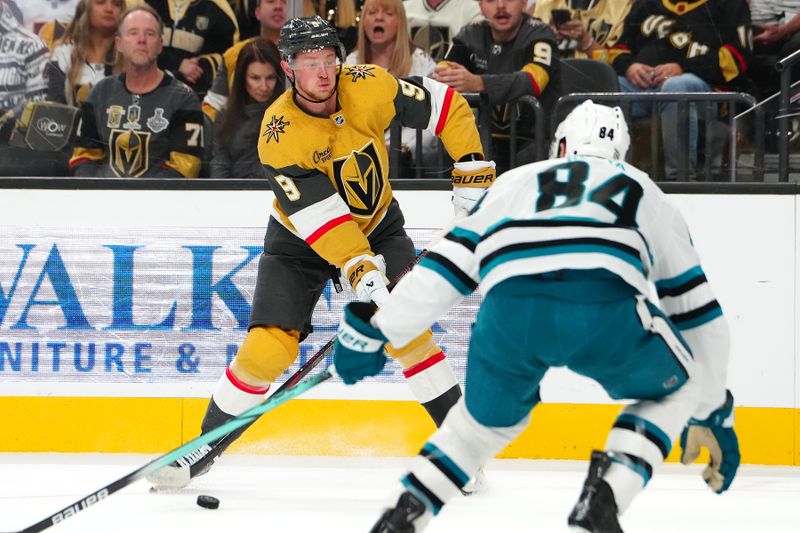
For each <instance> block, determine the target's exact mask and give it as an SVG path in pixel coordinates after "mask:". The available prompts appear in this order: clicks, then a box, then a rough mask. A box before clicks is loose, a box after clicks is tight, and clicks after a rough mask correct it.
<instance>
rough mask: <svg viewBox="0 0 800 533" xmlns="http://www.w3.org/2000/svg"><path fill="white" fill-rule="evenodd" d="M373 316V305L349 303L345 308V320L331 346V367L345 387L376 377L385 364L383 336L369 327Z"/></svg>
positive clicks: (377, 330)
mask: <svg viewBox="0 0 800 533" xmlns="http://www.w3.org/2000/svg"><path fill="white" fill-rule="evenodd" d="M374 313H375V305H374V304H372V303H366V302H351V303H349V304H347V305H346V306H345V308H344V319H343V320H342V322H341V324H339V331H338V333H337V334H336V342H335V343H334V345H333V364H334V366H335V367H336V372H337V373H338V374H339V377H341V378H342V381H344V382H345V383H346V384H347V385H353V384H354V383H357V382H358V381H360V380H361V379H363V378H365V377H367V376H374V375H377V374H378V373H379V372H380V371H381V370H383V366H384V365H385V364H386V355H385V354H384V352H383V347H384V346H385V344H386V337H384V335H383V333H381V331H380V330H379V329H378V328H376V327H374V326H372V324H370V318H372V315H373V314H374Z"/></svg>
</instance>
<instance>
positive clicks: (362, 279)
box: [342, 254, 389, 307]
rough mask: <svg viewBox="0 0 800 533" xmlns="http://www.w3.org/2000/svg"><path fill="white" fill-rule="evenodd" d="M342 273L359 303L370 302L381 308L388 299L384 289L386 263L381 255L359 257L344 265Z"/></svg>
mask: <svg viewBox="0 0 800 533" xmlns="http://www.w3.org/2000/svg"><path fill="white" fill-rule="evenodd" d="M342 272H344V274H345V276H347V281H348V283H349V284H350V287H352V288H353V292H355V293H356V298H358V300H359V301H361V302H369V301H372V302H374V303H375V305H377V306H378V307H381V305H383V304H384V303H385V302H386V300H387V299H388V298H389V289H388V288H387V287H386V261H384V259H383V256H382V255H366V254H365V255H359V256H358V257H354V258H352V259H351V260H349V261H348V262H347V263H345V264H344V267H342Z"/></svg>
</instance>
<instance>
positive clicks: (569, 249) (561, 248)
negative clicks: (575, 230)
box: [480, 244, 646, 278]
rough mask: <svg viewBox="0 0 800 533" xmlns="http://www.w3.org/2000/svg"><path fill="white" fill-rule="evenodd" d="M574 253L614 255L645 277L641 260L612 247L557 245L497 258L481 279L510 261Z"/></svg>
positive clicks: (515, 252) (484, 270) (487, 265)
mask: <svg viewBox="0 0 800 533" xmlns="http://www.w3.org/2000/svg"><path fill="white" fill-rule="evenodd" d="M573 253H602V254H606V255H612V256H614V257H616V258H617V259H622V260H623V261H625V262H626V263H628V264H630V265H631V266H633V267H634V268H635V269H636V270H638V271H639V272H640V273H641V274H642V276H645V273H644V267H643V266H642V262H641V260H639V259H638V258H634V257H631V256H630V255H628V254H625V253H622V252H621V251H619V250H617V249H615V248H613V247H611V246H602V245H597V244H568V245H555V246H547V247H542V248H535V249H529V250H517V251H514V252H509V253H507V254H503V255H501V256H498V257H496V258H495V259H494V260H492V261H491V262H490V263H487V264H486V265H484V266H483V267H482V268H481V270H480V275H481V278H485V277H486V276H487V275H488V274H489V272H491V271H492V270H493V269H494V268H496V267H498V266H500V265H501V264H502V263H507V262H509V261H516V260H518V259H530V258H532V257H543V256H547V255H558V254H573ZM565 268H567V266H565ZM645 277H646V276H645Z"/></svg>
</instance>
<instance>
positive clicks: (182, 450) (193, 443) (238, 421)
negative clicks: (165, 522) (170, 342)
mask: <svg viewBox="0 0 800 533" xmlns="http://www.w3.org/2000/svg"><path fill="white" fill-rule="evenodd" d="M334 375H335V370H334V369H333V368H326V369H325V370H323V371H322V372H320V373H319V374H316V375H315V376H312V377H311V378H309V379H307V380H306V381H303V382H300V383H297V384H295V385H293V386H290V387H286V388H284V389H283V390H282V391H280V392H276V393H275V394H273V395H272V396H270V397H269V398H267V399H266V400H265V401H264V402H262V403H260V404H258V405H256V406H255V407H252V408H251V409H248V410H247V411H245V412H244V413H242V414H240V415H239V416H237V417H235V418H232V419H231V420H228V421H227V422H225V423H224V424H222V425H221V426H219V427H217V428H215V429H213V430H211V431H209V432H208V433H203V434H202V435H200V436H199V437H196V438H194V439H192V440H190V441H189V442H187V443H186V444H184V445H183V446H179V447H178V448H175V449H174V450H172V451H171V452H167V453H165V454H164V455H162V456H160V457H157V458H156V459H153V460H152V461H150V462H149V463H147V464H146V465H144V466H143V467H141V468H139V469H137V470H134V471H133V472H131V473H130V474H127V475H125V476H123V477H121V478H119V479H118V480H116V481H114V482H112V483H109V484H108V485H106V486H105V487H102V488H101V489H99V490H96V491H94V492H92V493H91V494H89V495H88V496H84V497H83V498H81V499H79V500H78V501H76V502H74V503H72V504H70V505H68V506H66V507H64V508H63V509H61V510H60V511H57V512H55V513H53V514H51V515H50V516H48V517H47V518H45V519H43V520H40V521H39V522H36V523H35V524H33V525H31V526H28V527H26V528H24V529H21V530H19V531H16V532H13V533H37V532H39V531H43V530H45V529H47V528H49V527H50V526H53V525H55V524H58V523H60V522H63V521H64V520H66V519H68V518H72V517H73V516H75V515H76V514H78V513H79V512H81V511H85V510H86V509H88V508H89V507H91V506H92V505H94V504H96V503H98V502H100V501H102V500H104V499H106V498H108V497H109V496H111V495H112V494H114V493H115V492H117V491H118V490H120V489H123V488H125V487H127V486H128V485H130V484H131V483H133V482H135V481H138V480H139V479H141V478H143V477H145V476H146V475H147V474H150V473H151V472H155V471H156V470H158V469H160V468H162V467H163V466H165V465H168V464H169V463H171V462H173V461H175V460H176V459H178V458H179V457H183V456H184V455H186V454H187V452H191V451H192V450H197V449H198V448H200V447H202V446H204V445H207V444H208V443H209V442H212V441H214V440H216V439H219V438H220V437H221V436H223V435H225V434H228V433H230V432H231V431H235V430H236V429H238V428H240V427H242V426H244V425H249V424H251V423H252V422H253V421H254V420H256V419H257V418H259V417H260V416H261V415H263V414H264V413H266V412H268V411H271V410H273V409H275V408H276V407H279V406H280V405H283V404H284V403H286V402H287V401H289V400H291V399H292V398H296V397H297V396H299V395H301V394H303V393H304V392H306V391H307V390H309V389H312V388H314V387H316V386H317V385H319V384H320V383H322V382H323V381H326V380H328V379H330V378H331V377H333V376H334Z"/></svg>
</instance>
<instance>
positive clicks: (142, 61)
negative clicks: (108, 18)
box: [70, 4, 203, 178]
mask: <svg viewBox="0 0 800 533" xmlns="http://www.w3.org/2000/svg"><path fill="white" fill-rule="evenodd" d="M163 30H164V28H163V25H162V22H161V18H160V17H159V16H158V13H157V12H156V11H155V10H154V9H153V8H151V7H150V6H148V5H147V4H141V5H138V6H134V7H131V8H128V9H127V10H126V11H125V13H123V15H122V17H121V18H120V25H119V31H118V35H117V38H116V47H117V50H119V53H120V54H121V55H122V60H123V72H122V73H121V74H119V75H116V76H110V77H108V78H105V79H103V80H101V81H99V82H98V83H97V85H95V86H94V88H92V90H91V92H90V93H89V96H88V98H87V99H86V101H85V102H84V103H83V105H82V106H81V117H82V119H83V126H82V127H81V133H80V135H79V137H78V140H77V142H76V147H75V150H74V151H73V154H72V159H71V160H70V167H71V171H72V173H73V175H75V176H82V177H83V176H89V177H94V176H107V177H113V176H119V177H132V178H134V177H140V176H141V177H165V178H180V177H185V178H194V177H197V175H198V172H199V169H200V162H201V157H202V155H203V115H202V111H201V110H200V101H199V100H198V98H197V95H196V94H194V92H192V90H191V89H190V88H189V87H187V86H186V85H185V84H184V83H183V82H181V81H179V80H177V79H175V78H174V77H172V76H170V75H168V74H167V73H166V72H164V71H163V70H161V69H160V68H158V63H157V61H158V55H159V53H160V52H161V50H162V48H163V41H162V35H163Z"/></svg>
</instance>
